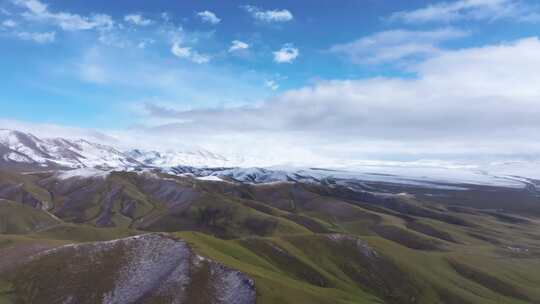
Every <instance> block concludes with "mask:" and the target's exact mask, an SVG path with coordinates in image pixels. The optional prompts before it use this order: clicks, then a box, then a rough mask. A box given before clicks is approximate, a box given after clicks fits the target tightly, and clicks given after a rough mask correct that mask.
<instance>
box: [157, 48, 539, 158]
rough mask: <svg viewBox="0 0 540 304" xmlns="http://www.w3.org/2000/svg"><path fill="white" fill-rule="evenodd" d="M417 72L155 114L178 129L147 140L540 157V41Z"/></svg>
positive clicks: (462, 53) (432, 61) (478, 51)
mask: <svg viewBox="0 0 540 304" xmlns="http://www.w3.org/2000/svg"><path fill="white" fill-rule="evenodd" d="M411 69H412V70H414V71H415V72H416V74H417V76H416V77H414V78H382V77H379V78H371V79H359V80H345V81H344V80H336V81H324V82H319V83H316V84H314V85H312V86H308V87H304V88H300V89H296V90H290V91H286V92H284V93H283V94H281V95H278V96H276V97H274V98H272V99H270V100H267V101H266V102H264V103H262V104H259V105H257V106H253V107H235V108H210V109H208V110H203V109H199V110H191V111H185V110H174V109H170V108H166V109H160V108H159V107H152V108H148V109H147V110H148V115H150V116H152V117H167V119H168V120H169V121H174V120H176V122H169V123H168V124H166V125H162V126H159V127H155V128H151V129H149V130H148V132H155V134H162V135H163V136H164V137H166V135H170V134H191V135H192V136H193V137H199V138H206V139H208V140H211V139H212V138H214V139H215V141H216V142H219V141H220V140H223V139H224V138H228V139H229V141H228V142H227V143H228V145H229V146H232V144H231V142H234V146H236V147H237V149H238V150H240V151H241V150H242V149H250V148H249V147H252V146H253V143H254V142H260V140H258V139H261V138H265V140H266V144H268V143H270V142H274V144H276V145H278V146H279V147H278V148H283V150H286V148H287V147H289V146H288V145H291V146H294V147H299V146H300V147H303V148H304V149H306V150H307V151H321V153H328V155H333V156H336V155H338V156H343V157H357V158H358V157H364V156H365V155H368V154H370V155H379V156H381V155H393V156H394V157H395V156H396V155H398V156H401V157H403V156H404V155H405V156H411V155H413V156H417V157H418V156H419V155H439V156H440V155H443V156H445V155H493V154H502V155H512V154H519V153H522V154H524V153H540V107H539V106H538V100H540V87H539V86H538V85H537V84H538V83H540V73H538V70H540V41H539V39H538V38H536V37H534V38H528V39H523V40H519V41H515V42H511V43H505V44H498V45H489V46H484V47H477V48H470V49H462V50H455V51H450V50H447V51H442V52H439V53H437V54H436V55H435V56H433V57H430V58H429V59H427V60H425V61H423V62H421V63H418V64H416V65H415V66H413V67H411ZM231 117H234V119H231ZM233 138H234V139H237V140H238V141H234V140H233ZM222 144H224V145H225V146H227V144H226V143H225V142H222ZM216 145H217V144H216ZM266 148H267V149H268V150H267V151H266V153H270V154H272V153H273V151H271V150H272V148H273V147H271V146H268V145H267V146H266ZM344 154H348V155H344ZM280 156H281V157H284V158H285V159H287V154H281V155H280Z"/></svg>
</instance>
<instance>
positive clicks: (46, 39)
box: [17, 32, 56, 44]
mask: <svg viewBox="0 0 540 304" xmlns="http://www.w3.org/2000/svg"><path fill="white" fill-rule="evenodd" d="M17 37H18V38H20V39H22V40H30V41H34V42H37V43H41V44H44V43H51V42H54V40H55V38H56V33H55V32H44V33H37V32H36V33H32V32H19V33H17Z"/></svg>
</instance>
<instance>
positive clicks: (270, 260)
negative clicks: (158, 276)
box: [0, 172, 540, 304]
mask: <svg viewBox="0 0 540 304" xmlns="http://www.w3.org/2000/svg"><path fill="white" fill-rule="evenodd" d="M464 187H468V188H469V190H460V191H452V190H442V189H438V190H437V189H421V188H413V187H412V186H398V185H390V184H381V183H378V184H377V183H369V184H365V183H359V182H354V181H323V182H322V183H320V184H302V183H273V184H262V185H248V184H239V183H229V182H209V181H200V180H196V179H192V178H188V177H175V176H168V175H161V174H153V173H152V174H151V173H144V174H141V173H126V172H122V173H120V172H118V173H113V174H111V175H109V176H107V177H106V178H71V179H66V180H61V179H58V178H56V177H55V175H54V174H53V173H39V174H15V173H8V172H2V173H0V198H3V199H4V200H1V201H0V233H2V234H0V257H1V260H0V303H17V301H18V302H22V303H55V301H54V297H53V296H54V293H55V292H61V291H62V289H61V287H60V286H70V285H69V282H76V281H77V279H80V278H79V277H77V276H78V275H81V276H84V275H88V276H92V278H91V280H94V279H95V280H99V279H100V271H96V270H95V269H94V270H93V271H90V270H88V269H87V268H90V266H88V267H86V268H85V267H84V265H86V264H87V263H88V261H85V260H84V257H82V258H81V257H78V259H82V260H80V261H81V262H80V263H79V262H76V261H75V260H73V261H75V262H73V261H72V262H65V263H63V262H61V261H63V260H66V261H69V259H73V257H72V256H66V257H64V258H63V259H60V258H59V256H56V258H55V260H54V261H55V262H54V263H52V262H51V263H47V266H39V265H36V264H35V263H34V264H32V263H33V262H29V261H28V257H30V256H32V255H33V254H35V253H38V252H41V251H43V250H46V249H50V248H55V247H58V246H60V245H63V244H69V243H81V242H95V241H103V240H113V239H118V238H122V237H127V236H130V235H135V234H142V233H147V232H149V231H151V232H156V231H159V232H167V233H169V235H170V236H174V237H179V238H181V239H183V240H185V241H186V242H187V243H188V244H189V245H190V247H191V248H192V249H193V250H194V251H195V252H196V253H198V254H200V255H202V256H205V257H208V258H210V259H212V260H214V261H217V262H219V263H222V264H223V265H225V266H227V267H230V268H232V269H237V270H239V271H241V272H243V273H245V274H247V275H248V276H249V277H250V278H252V279H253V280H254V281H255V287H256V293H257V303H447V304H454V303H486V304H488V303H540V288H538V286H540V271H538V270H540V200H539V199H538V197H537V194H536V192H535V191H534V190H533V189H503V188H493V187H485V186H484V187H478V186H471V185H464ZM353 189H354V190H353ZM368 189H369V191H367V190H368ZM405 193H406V194H405ZM111 252H113V251H111ZM111 252H107V253H103V254H109V255H111V254H112V253H111ZM116 258H118V256H115V255H114V254H112V255H111V256H110V258H107V259H104V261H107V263H112V265H108V266H107V265H105V264H104V265H102V266H103V267H105V268H103V269H113V268H115V265H117V264H118V263H120V262H119V261H116ZM88 259H90V257H88ZM77 261H78V260H77ZM117 262H118V263H117ZM74 263H75V264H77V265H79V264H80V265H79V266H77V267H79V268H77V271H76V272H70V271H69V269H68V267H70V265H72V264H74ZM68 264H69V265H68ZM66 269H67V270H66ZM54 271H58V273H60V274H61V275H57V276H55V275H54V273H55V272H54ZM208 273H209V272H208V271H204V270H203V271H199V272H193V273H192V274H191V279H192V281H193V282H201V283H200V284H197V283H194V284H191V285H190V289H189V291H188V294H192V295H200V296H193V298H192V299H196V300H197V301H199V302H200V303H208V302H213V300H212V299H209V298H205V297H204V296H203V295H206V294H208V292H207V290H206V287H205V286H209V283H208V282H211V281H212V280H213V278H212V277H209V276H208ZM52 277H54V278H55V284H54V286H49V287H48V288H47V289H46V290H50V294H49V293H47V294H45V295H43V297H41V298H32V299H29V298H28V294H30V291H29V289H28V288H30V289H32V288H33V286H45V285H46V284H48V283H49V281H50V280H52ZM104 278H105V276H104ZM106 279H107V280H110V279H111V276H107V277H106ZM62 280H66V281H65V282H62ZM68 281H69V282H68ZM105 283H106V281H103V282H101V283H100V284H101V285H96V288H98V287H99V288H100V291H104V290H106V289H107V286H108V285H110V284H105ZM113 283H114V282H113ZM113 283H111V284H113ZM44 284H45V285H44ZM103 284H105V285H103ZM55 286H59V287H57V288H56V287H55ZM66 288H67V287H66ZM70 292H72V290H70ZM84 292H85V295H86V298H91V297H92V295H95V294H96V292H97V290H92V289H89V290H85V291H84ZM45 298H47V301H45ZM51 299H52V300H51ZM155 299H158V298H155ZM25 300H26V301H25ZM160 301H161V303H168V302H167V301H166V300H155V301H154V303H160ZM193 301H195V300H193ZM95 302H100V299H96V300H95ZM214 302H215V301H214ZM190 303H191V302H190Z"/></svg>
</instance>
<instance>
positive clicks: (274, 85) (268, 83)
mask: <svg viewBox="0 0 540 304" xmlns="http://www.w3.org/2000/svg"><path fill="white" fill-rule="evenodd" d="M264 85H265V86H266V87H267V88H269V89H271V90H272V91H275V90H277V89H279V85H278V84H277V82H276V81H275V80H271V79H270V80H266V81H265V82H264Z"/></svg>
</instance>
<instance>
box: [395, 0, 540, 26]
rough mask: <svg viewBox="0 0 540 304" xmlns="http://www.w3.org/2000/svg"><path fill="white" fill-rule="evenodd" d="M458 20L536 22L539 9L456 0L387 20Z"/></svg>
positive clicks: (512, 2)
mask: <svg viewBox="0 0 540 304" xmlns="http://www.w3.org/2000/svg"><path fill="white" fill-rule="evenodd" d="M462 19H470V20H488V21H492V20H498V19H513V20H517V21H523V22H540V10H539V7H535V6H530V5H527V4H526V2H524V1H521V0H458V1H452V2H439V3H436V4H430V5H428V6H426V7H423V8H420V9H417V10H412V11H401V12H396V13H394V14H392V15H391V16H390V20H394V21H404V22H408V23H422V22H451V21H456V20H462Z"/></svg>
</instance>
